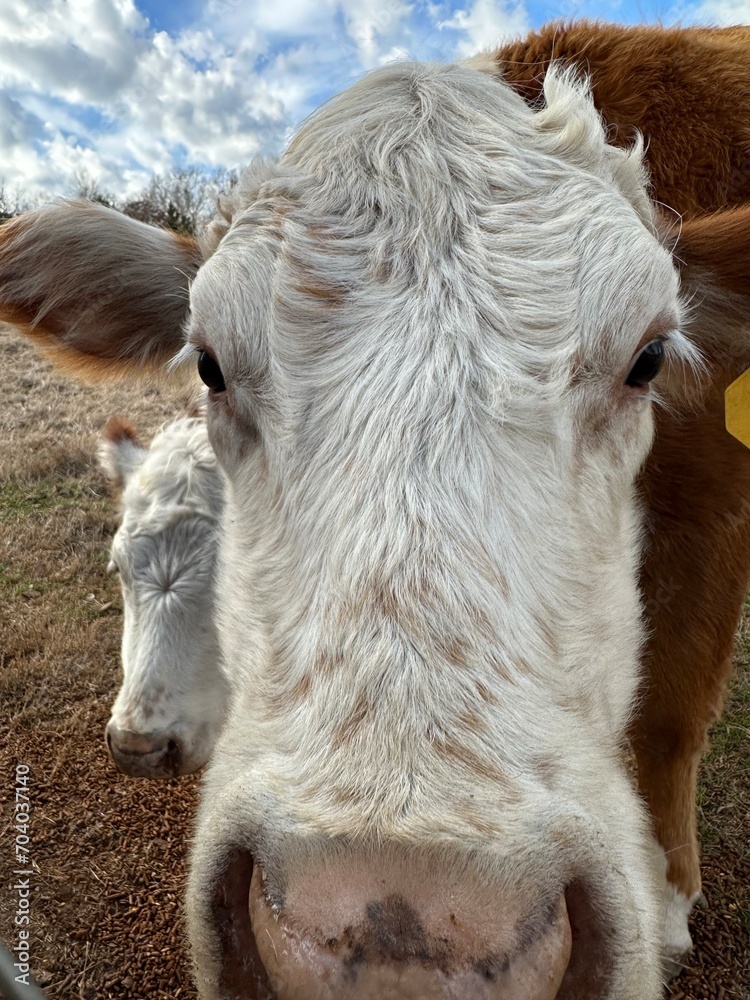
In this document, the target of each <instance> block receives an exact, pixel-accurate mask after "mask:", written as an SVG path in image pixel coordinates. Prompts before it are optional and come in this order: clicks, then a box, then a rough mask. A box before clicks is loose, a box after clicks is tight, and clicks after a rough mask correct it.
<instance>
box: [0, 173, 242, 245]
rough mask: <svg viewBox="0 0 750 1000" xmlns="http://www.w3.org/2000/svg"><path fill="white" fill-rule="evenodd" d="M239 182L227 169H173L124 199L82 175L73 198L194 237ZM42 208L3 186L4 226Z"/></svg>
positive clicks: (1, 212) (74, 185) (0, 196)
mask: <svg viewBox="0 0 750 1000" xmlns="http://www.w3.org/2000/svg"><path fill="white" fill-rule="evenodd" d="M236 182H237V175H236V173H235V172H234V171H232V170H225V169H224V168H219V169H217V170H213V171H210V172H207V171H205V170H201V169H200V168H199V167H173V168H172V169H171V170H169V171H167V172H166V173H161V174H155V175H154V176H153V177H152V178H151V180H150V181H149V183H148V184H147V185H146V187H144V188H143V189H142V190H141V191H139V192H137V193H136V194H135V195H134V196H131V197H128V198H120V197H118V196H117V195H115V194H112V193H111V192H109V191H106V190H105V189H104V188H102V187H101V185H100V184H99V183H98V182H97V181H95V180H93V179H92V178H91V177H90V176H89V175H88V174H87V173H86V172H85V171H80V172H79V173H77V174H76V175H75V177H74V179H73V182H72V184H71V191H70V194H71V196H72V197H74V198H83V199H84V200H87V201H94V202H97V203H98V204H100V205H106V206H107V207H108V208H114V209H117V210H118V211H120V212H123V213H124V214H125V215H129V216H130V217H131V218H133V219H139V220H140V221H141V222H148V223H150V224H151V225H154V226H162V227H164V228H166V229H172V230H174V231H175V232H177V233H186V234H187V235H190V236H194V235H195V234H196V233H197V232H199V231H200V230H201V229H202V228H203V226H204V225H205V224H206V223H207V222H208V221H209V220H210V219H211V218H212V217H213V215H214V214H215V211H216V199H217V198H218V196H219V195H220V194H221V193H222V192H223V191H228V190H229V188H231V187H232V186H233V185H234V184H235V183H236ZM38 204H39V200H38V199H32V198H29V197H28V196H27V195H25V194H24V192H23V191H22V190H20V189H19V188H16V189H15V190H13V191H10V190H9V189H8V188H7V187H6V186H5V185H4V184H3V183H0V222H2V221H3V220H5V219H11V218H13V216H15V215H20V214H21V213H22V212H26V211H28V210H29V209H31V208H34V207H36V206H37V205H38Z"/></svg>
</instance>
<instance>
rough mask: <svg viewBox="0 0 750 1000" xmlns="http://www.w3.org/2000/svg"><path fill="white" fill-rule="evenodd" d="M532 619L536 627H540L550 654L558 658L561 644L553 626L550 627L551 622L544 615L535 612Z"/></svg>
mask: <svg viewBox="0 0 750 1000" xmlns="http://www.w3.org/2000/svg"><path fill="white" fill-rule="evenodd" d="M532 617H533V619H534V621H535V623H536V625H537V626H538V628H539V631H540V632H541V634H542V636H543V638H544V641H545V642H546V644H547V646H548V648H549V650H550V652H551V653H552V654H553V655H555V656H558V655H559V653H560V644H559V643H558V641H557V636H556V635H555V633H554V631H553V630H552V626H551V625H550V623H549V621H548V620H547V619H546V618H545V617H544V616H543V615H540V614H539V613H538V612H536V611H535V612H533V614H532Z"/></svg>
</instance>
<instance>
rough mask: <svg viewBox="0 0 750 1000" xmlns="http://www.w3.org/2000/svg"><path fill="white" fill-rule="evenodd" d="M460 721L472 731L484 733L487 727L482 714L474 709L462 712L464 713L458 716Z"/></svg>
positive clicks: (465, 727)
mask: <svg viewBox="0 0 750 1000" xmlns="http://www.w3.org/2000/svg"><path fill="white" fill-rule="evenodd" d="M458 721H459V722H460V723H461V725H462V726H463V728H464V729H467V730H468V731H469V732H470V733H482V732H484V731H485V730H486V729H487V726H486V724H485V721H484V719H483V718H482V716H481V715H480V714H479V713H478V712H475V711H473V710H472V709H469V710H468V711H466V712H462V714H461V715H459V717H458Z"/></svg>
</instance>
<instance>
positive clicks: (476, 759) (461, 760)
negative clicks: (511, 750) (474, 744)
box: [433, 736, 511, 791]
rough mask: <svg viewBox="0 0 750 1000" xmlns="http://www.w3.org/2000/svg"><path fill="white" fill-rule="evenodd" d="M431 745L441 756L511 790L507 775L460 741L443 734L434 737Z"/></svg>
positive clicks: (494, 783)
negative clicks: (441, 736)
mask: <svg viewBox="0 0 750 1000" xmlns="http://www.w3.org/2000/svg"><path fill="white" fill-rule="evenodd" d="M433 746H434V748H435V752H436V753H438V754H439V755H440V756H441V757H443V758H445V759H447V760H451V761H455V762H456V763H458V764H460V765H461V767H464V768H465V769H466V770H467V771H470V772H471V773H472V774H475V775H477V777H480V778H486V779H487V780H488V781H491V782H492V784H493V785H500V786H502V788H503V789H504V790H506V791H510V790H511V785H510V783H509V781H508V778H507V775H506V774H505V773H504V772H503V771H501V770H500V769H499V768H497V767H495V765H494V764H492V763H491V762H490V761H488V760H486V759H485V758H484V757H481V756H480V755H479V754H477V753H474V751H473V750H470V749H469V747H466V746H463V745H462V744H461V743H456V742H455V741H454V740H451V739H450V738H448V737H447V736H444V737H443V738H442V739H436V740H435V741H434V743H433Z"/></svg>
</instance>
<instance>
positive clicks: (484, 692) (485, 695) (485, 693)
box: [475, 681, 498, 705]
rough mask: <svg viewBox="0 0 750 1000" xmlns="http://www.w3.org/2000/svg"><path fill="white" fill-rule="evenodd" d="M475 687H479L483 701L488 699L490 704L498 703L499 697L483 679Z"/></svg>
mask: <svg viewBox="0 0 750 1000" xmlns="http://www.w3.org/2000/svg"><path fill="white" fill-rule="evenodd" d="M475 687H476V689H477V694H478V695H479V697H480V698H481V699H482V701H486V702H487V704H488V705H497V703H498V701H497V698H496V697H495V695H494V694H493V693H492V691H490V689H489V688H488V687H487V685H486V684H483V683H482V682H481V681H477V682H476V684H475Z"/></svg>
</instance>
